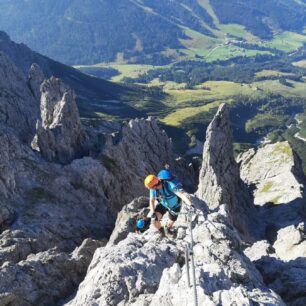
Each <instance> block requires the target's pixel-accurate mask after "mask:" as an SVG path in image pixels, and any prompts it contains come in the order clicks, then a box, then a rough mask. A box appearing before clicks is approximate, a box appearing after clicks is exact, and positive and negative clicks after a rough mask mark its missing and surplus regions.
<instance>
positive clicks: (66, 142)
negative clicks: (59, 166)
mask: <svg viewBox="0 0 306 306" xmlns="http://www.w3.org/2000/svg"><path fill="white" fill-rule="evenodd" d="M40 110H41V122H40V121H38V123H37V146H38V148H39V151H40V152H41V154H42V155H43V156H44V158H46V159H47V160H49V161H59V162H61V163H68V162H71V161H72V160H73V159H75V158H77V157H78V156H80V155H81V150H82V143H83V141H84V138H85V134H84V132H83V131H82V128H81V122H80V115H79V111H78V108H77V105H76V102H75V95H74V93H73V91H72V90H71V89H70V88H69V87H68V86H66V85H65V84H64V83H62V81H61V80H59V79H56V78H54V77H51V78H50V79H49V80H46V81H44V82H43V83H42V85H41V105H40Z"/></svg>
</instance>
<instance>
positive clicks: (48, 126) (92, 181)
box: [0, 37, 306, 306]
mask: <svg viewBox="0 0 306 306" xmlns="http://www.w3.org/2000/svg"><path fill="white" fill-rule="evenodd" d="M0 39H1V37H0ZM0 42H1V44H2V47H1V48H2V50H8V51H9V52H8V53H7V54H5V53H4V52H2V53H0V87H1V94H0V109H1V111H0V142H1V146H0V169H1V171H0V306H34V305H35V306H38V305H39V306H40V305H42V306H45V305H70V306H72V305H80V306H81V305H82V306H83V305H100V306H103V305H121V306H123V305H126V306H127V305H135V306H136V305H138V306H141V305H152V306H155V305H161V306H166V305H167V306H170V305H172V306H176V305H177V306H181V305H241V306H242V305H250V306H251V305H292V306H293V305H294V306H299V305H300V306H302V305H305V304H306V294H305V292H306V288H305V284H306V282H305V279H306V269H305V267H306V266H305V257H306V254H305V248H306V245H305V244H306V241H305V220H306V211H305V210H306V209H305V196H304V194H303V186H304V177H303V175H302V172H301V168H300V167H301V165H300V163H299V161H298V160H297V159H296V158H295V153H294V151H293V150H292V149H291V148H290V147H289V145H288V143H276V144H274V145H269V146H266V147H264V148H262V149H258V151H257V152H255V151H251V152H247V153H244V154H243V155H241V156H240V157H239V159H238V162H239V165H240V168H239V165H238V163H237V162H236V161H235V159H234V157H233V153H232V151H233V150H232V137H231V125H230V121H229V116H228V106H227V105H225V104H223V105H221V106H220V107H219V109H218V111H217V113H216V115H215V117H214V119H213V120H212V122H211V124H210V126H209V127H208V129H207V132H206V139H205V145H204V151H203V160H202V163H201V169H200V175H199V178H197V177H196V173H197V172H198V171H197V170H196V171H195V170H194V168H193V167H192V166H191V165H189V164H188V163H187V162H186V161H185V160H184V158H182V157H179V156H177V155H176V154H175V153H174V151H173V147H172V141H171V139H170V138H169V137H168V136H167V134H166V132H165V131H163V130H162V129H161V128H160V126H159V125H158V122H157V121H156V119H154V118H152V117H150V118H147V119H134V120H131V121H129V122H126V123H123V124H119V123H114V122H104V121H102V120H101V121H100V122H97V123H96V124H92V125H90V124H84V122H83V121H82V120H81V119H80V116H79V112H78V108H77V105H76V101H75V97H76V96H75V94H74V91H73V90H72V89H71V88H70V87H69V86H68V85H67V84H65V82H63V81H62V80H61V79H59V78H56V77H52V76H51V77H50V76H49V75H48V76H46V75H45V74H44V69H42V68H41V67H40V65H39V64H41V63H36V64H35V63H34V62H32V63H31V64H30V65H29V62H28V60H29V59H30V57H27V62H25V63H23V62H22V57H21V56H18V52H19V51H20V50H24V48H21V49H18V48H14V49H12V48H5V47H4V46H3V44H4V42H5V39H1V41H0ZM10 52H11V53H10ZM17 59H18V61H17ZM264 150H266V151H264ZM265 152H270V153H265ZM272 153H273V154H272ZM267 155H268V156H267ZM264 156H266V158H265V159H264V158H263V157H264ZM166 164H167V165H168V167H170V169H171V171H172V172H173V173H174V174H175V176H176V177H177V178H178V180H180V181H181V182H182V183H183V186H184V188H185V189H186V190H189V191H190V192H193V191H195V190H196V186H195V184H196V182H199V185H198V190H197V192H196V193H195V194H194V195H191V200H192V203H193V206H194V207H193V208H189V207H187V205H186V204H184V203H183V204H182V206H183V208H182V210H181V213H180V214H179V216H178V220H177V222H176V223H175V229H176V231H175V236H174V237H170V236H169V235H166V237H164V236H162V235H161V234H160V232H158V231H157V230H156V229H155V228H154V226H153V225H152V224H151V222H150V220H147V221H149V223H148V229H147V230H145V231H144V232H143V233H136V232H135V222H136V220H137V218H138V217H139V215H146V214H147V212H148V203H149V198H148V197H147V196H148V190H146V189H145V187H144V186H143V180H144V178H145V176H146V175H148V174H149V173H157V172H158V171H159V170H160V169H162V168H163V167H165V165H166ZM285 178H288V180H287V182H284V181H285ZM267 184H270V185H271V184H272V185H271V186H270V185H269V186H268V187H269V188H268V187H267V186H266V185H267ZM254 185H255V189H254ZM263 189H264V191H266V193H267V194H268V196H266V197H264V196H262V195H261V194H263V193H264V191H263ZM254 190H255V191H254ZM276 196H277V197H279V199H278V201H274V202H275V204H273V201H271V198H272V197H276ZM128 203H129V204H128ZM255 204H260V205H255ZM166 220H167V217H165V218H164V220H163V222H165V221H166ZM188 257H190V260H189V261H188ZM193 268H194V269H193ZM193 272H194V273H193ZM188 275H189V277H188Z"/></svg>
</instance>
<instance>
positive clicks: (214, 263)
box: [66, 198, 285, 306]
mask: <svg viewBox="0 0 306 306" xmlns="http://www.w3.org/2000/svg"><path fill="white" fill-rule="evenodd" d="M194 203H195V205H196V207H197V208H196V215H194V216H193V226H192V227H193V236H194V241H195V244H194V248H193V250H194V255H195V268H196V271H195V272H196V281H197V294H198V300H199V305H233V304H235V305H253V303H259V304H262V305H285V304H284V303H283V302H282V300H281V299H280V298H279V296H278V295H277V294H275V293H274V292H272V291H271V290H268V289H267V288H266V287H265V285H264V283H263V281H262V278H261V276H260V274H259V273H258V271H257V270H256V269H255V267H254V265H253V264H252V263H251V262H250V261H249V260H248V259H247V258H246V257H245V256H244V255H243V253H242V252H241V251H240V240H239V235H238V233H237V232H235V230H234V229H233V228H232V226H231V224H230V222H229V219H228V214H227V212H226V210H225V208H226V206H224V205H220V206H219V207H218V210H217V211H215V212H213V213H209V212H208V209H207V207H206V204H205V203H204V202H201V201H199V200H197V199H196V198H194ZM123 211H124V210H123ZM177 226H178V231H179V232H180V233H181V234H180V235H179V237H178V238H177V239H168V238H162V237H161V235H160V234H159V233H158V232H157V231H156V230H154V229H153V228H151V229H149V230H148V231H146V232H145V233H144V234H136V233H130V234H128V236H127V237H126V238H124V237H122V239H123V240H121V241H120V242H119V243H118V244H116V245H113V243H108V244H107V245H106V247H104V248H100V249H98V250H97V251H96V253H95V255H94V258H93V260H92V262H91V264H90V266H89V269H88V273H87V275H86V278H85V280H84V281H83V282H82V283H81V285H80V287H79V290H78V292H77V294H76V296H75V298H73V299H72V300H71V301H70V302H69V303H68V304H66V305H70V306H72V305H73V306H77V305H99V306H104V305H105V306H106V305H161V306H164V305H165V306H166V305H173V306H174V305H193V288H188V286H187V275H186V273H187V271H186V265H185V263H184V250H185V246H186V243H188V241H190V235H189V231H188V229H187V224H186V221H185V219H184V217H183V215H182V216H180V217H179V219H178V221H177ZM115 231H116V229H115ZM182 233H184V234H182Z"/></svg>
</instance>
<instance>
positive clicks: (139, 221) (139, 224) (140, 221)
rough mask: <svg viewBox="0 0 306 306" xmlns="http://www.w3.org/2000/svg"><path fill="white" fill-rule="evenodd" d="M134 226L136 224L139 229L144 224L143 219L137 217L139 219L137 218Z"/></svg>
mask: <svg viewBox="0 0 306 306" xmlns="http://www.w3.org/2000/svg"><path fill="white" fill-rule="evenodd" d="M136 226H137V228H139V229H142V228H144V226H145V222H144V220H143V219H139V220H137V222H136Z"/></svg>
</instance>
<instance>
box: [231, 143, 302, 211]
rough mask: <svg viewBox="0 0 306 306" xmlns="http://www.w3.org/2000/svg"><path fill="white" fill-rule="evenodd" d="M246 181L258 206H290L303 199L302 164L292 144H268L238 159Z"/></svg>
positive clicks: (242, 176) (242, 175)
mask: <svg viewBox="0 0 306 306" xmlns="http://www.w3.org/2000/svg"><path fill="white" fill-rule="evenodd" d="M237 162H239V163H240V164H241V165H240V169H241V170H240V173H241V178H242V179H243V181H244V182H245V183H246V184H248V185H251V186H252V188H253V189H255V190H254V203H255V204H257V205H264V204H266V203H269V202H271V203H274V204H280V203H290V202H292V201H294V200H296V199H299V198H302V197H303V189H304V185H303V183H304V182H305V180H304V178H303V176H304V175H303V171H302V166H301V162H300V160H299V159H298V157H297V156H296V154H295V152H294V151H293V150H292V148H291V147H290V144H289V143H288V142H279V143H275V144H267V145H265V146H264V147H262V148H259V149H258V150H257V151H256V152H255V150H254V149H251V150H249V151H247V152H245V153H243V154H241V155H239V156H238V158H237Z"/></svg>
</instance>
